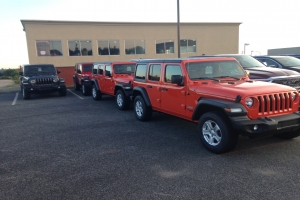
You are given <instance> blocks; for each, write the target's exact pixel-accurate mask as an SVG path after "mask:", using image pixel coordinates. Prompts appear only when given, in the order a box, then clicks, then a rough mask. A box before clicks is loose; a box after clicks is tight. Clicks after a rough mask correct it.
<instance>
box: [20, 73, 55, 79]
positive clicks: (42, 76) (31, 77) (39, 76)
mask: <svg viewBox="0 0 300 200" xmlns="http://www.w3.org/2000/svg"><path fill="white" fill-rule="evenodd" d="M24 77H26V78H27V79H39V78H55V77H57V75H46V74H41V75H33V76H24Z"/></svg>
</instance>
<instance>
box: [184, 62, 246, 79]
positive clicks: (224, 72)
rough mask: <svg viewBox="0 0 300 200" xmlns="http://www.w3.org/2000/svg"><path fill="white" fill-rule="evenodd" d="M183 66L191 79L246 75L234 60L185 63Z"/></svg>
mask: <svg viewBox="0 0 300 200" xmlns="http://www.w3.org/2000/svg"><path fill="white" fill-rule="evenodd" d="M185 67H186V70H187V72H188V75H189V78H190V79H191V80H195V79H203V78H222V77H236V78H237V77H242V76H246V74H245V71H244V70H243V68H241V67H240V65H239V64H238V63H237V62H236V61H215V62H196V63H187V64H186V66H185Z"/></svg>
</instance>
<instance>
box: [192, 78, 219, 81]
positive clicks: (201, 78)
mask: <svg viewBox="0 0 300 200" xmlns="http://www.w3.org/2000/svg"><path fill="white" fill-rule="evenodd" d="M196 79H200V80H214V81H218V82H220V81H219V80H218V79H216V78H210V77H198V78H192V79H191V80H196Z"/></svg>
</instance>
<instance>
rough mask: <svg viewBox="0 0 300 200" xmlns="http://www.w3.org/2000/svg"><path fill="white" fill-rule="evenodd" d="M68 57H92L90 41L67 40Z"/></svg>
mask: <svg viewBox="0 0 300 200" xmlns="http://www.w3.org/2000/svg"><path fill="white" fill-rule="evenodd" d="M68 45H69V56H92V55H93V50H92V41H91V40H69V41H68Z"/></svg>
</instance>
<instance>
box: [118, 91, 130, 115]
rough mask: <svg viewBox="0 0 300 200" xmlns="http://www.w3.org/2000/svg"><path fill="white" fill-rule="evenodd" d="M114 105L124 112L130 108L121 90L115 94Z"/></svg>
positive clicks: (128, 100) (128, 101)
mask: <svg viewBox="0 0 300 200" xmlns="http://www.w3.org/2000/svg"><path fill="white" fill-rule="evenodd" d="M116 103H117V106H118V108H119V109H120V110H126V109H128V108H129V106H130V99H129V98H128V97H126V96H125V94H124V92H123V91H122V90H118V91H117V93H116Z"/></svg>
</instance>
